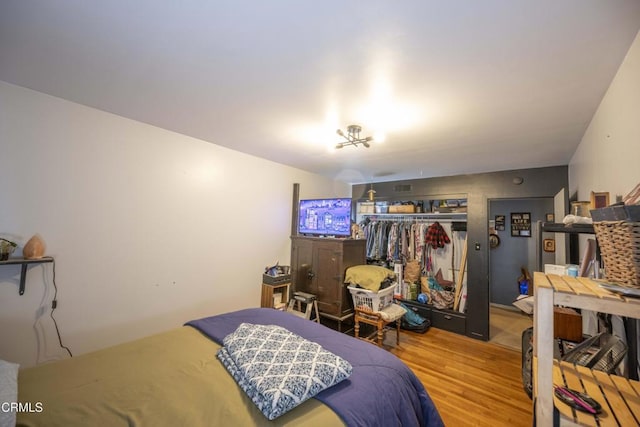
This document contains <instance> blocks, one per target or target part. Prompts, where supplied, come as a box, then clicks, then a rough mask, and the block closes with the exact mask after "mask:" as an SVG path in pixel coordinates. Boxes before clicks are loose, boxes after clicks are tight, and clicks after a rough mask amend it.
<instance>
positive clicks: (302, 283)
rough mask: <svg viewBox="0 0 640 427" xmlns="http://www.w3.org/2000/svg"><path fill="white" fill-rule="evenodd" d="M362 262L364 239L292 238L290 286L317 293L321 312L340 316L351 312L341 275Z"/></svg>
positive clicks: (349, 300)
mask: <svg viewBox="0 0 640 427" xmlns="http://www.w3.org/2000/svg"><path fill="white" fill-rule="evenodd" d="M365 263H366V257H365V241H364V240H359V239H330V238H319V237H303V236H293V237H291V280H292V283H293V289H294V291H301V292H308V293H310V294H314V295H316V297H317V298H318V309H319V310H320V313H321V314H322V313H324V314H328V315H330V316H334V317H343V316H345V315H347V314H349V313H351V312H352V311H353V303H352V301H351V294H350V293H349V290H348V289H347V285H345V284H344V274H345V271H346V269H347V268H349V267H351V266H354V265H361V264H365Z"/></svg>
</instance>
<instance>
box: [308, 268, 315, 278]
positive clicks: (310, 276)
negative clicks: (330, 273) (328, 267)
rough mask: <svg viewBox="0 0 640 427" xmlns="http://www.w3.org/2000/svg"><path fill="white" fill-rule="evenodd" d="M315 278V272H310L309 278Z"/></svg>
mask: <svg viewBox="0 0 640 427" xmlns="http://www.w3.org/2000/svg"><path fill="white" fill-rule="evenodd" d="M313 276H315V273H314V272H313V271H311V270H309V272H308V273H307V277H308V278H309V279H313Z"/></svg>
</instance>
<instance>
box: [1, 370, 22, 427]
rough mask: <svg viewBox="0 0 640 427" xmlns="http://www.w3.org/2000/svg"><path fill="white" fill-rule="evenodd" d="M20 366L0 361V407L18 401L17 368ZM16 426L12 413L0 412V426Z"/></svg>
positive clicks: (13, 413)
mask: <svg viewBox="0 0 640 427" xmlns="http://www.w3.org/2000/svg"><path fill="white" fill-rule="evenodd" d="M19 367H20V365H18V364H15V363H11V362H6V361H4V360H0V405H2V404H3V403H11V402H17V401H18V368H19ZM14 425H16V413H15V412H14V411H4V410H0V426H14Z"/></svg>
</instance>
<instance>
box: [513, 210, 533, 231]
mask: <svg viewBox="0 0 640 427" xmlns="http://www.w3.org/2000/svg"><path fill="white" fill-rule="evenodd" d="M511 236H512V237H531V213H530V212H512V213H511Z"/></svg>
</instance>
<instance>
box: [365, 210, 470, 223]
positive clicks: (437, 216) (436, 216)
mask: <svg viewBox="0 0 640 427" xmlns="http://www.w3.org/2000/svg"><path fill="white" fill-rule="evenodd" d="M358 215H359V216H361V217H362V218H382V219H410V220H414V219H432V220H438V221H439V220H443V219H451V220H466V219H467V213H466V212H450V213H424V212H423V213H361V214H358Z"/></svg>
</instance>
